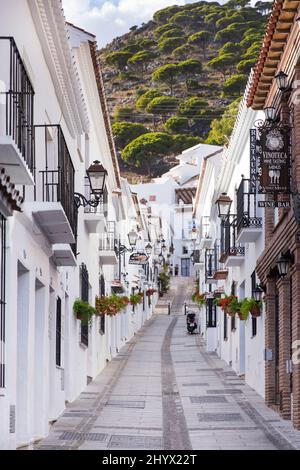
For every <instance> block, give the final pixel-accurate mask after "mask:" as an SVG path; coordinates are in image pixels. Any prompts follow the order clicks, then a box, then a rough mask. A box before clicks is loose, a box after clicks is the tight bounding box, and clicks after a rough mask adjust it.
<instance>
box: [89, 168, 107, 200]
mask: <svg viewBox="0 0 300 470" xmlns="http://www.w3.org/2000/svg"><path fill="white" fill-rule="evenodd" d="M86 174H87V177H88V179H89V183H90V187H91V192H92V194H95V195H99V196H100V195H101V194H103V191H104V187H105V179H106V176H107V171H106V169H105V168H104V167H103V166H102V165H101V163H100V162H99V160H95V161H94V162H93V163H92V165H91V166H90V167H89V168H88V169H87V170H86Z"/></svg>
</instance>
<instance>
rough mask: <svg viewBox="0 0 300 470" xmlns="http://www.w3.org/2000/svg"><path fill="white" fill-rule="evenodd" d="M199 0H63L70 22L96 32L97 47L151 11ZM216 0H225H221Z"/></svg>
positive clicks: (140, 21) (142, 18)
mask: <svg viewBox="0 0 300 470" xmlns="http://www.w3.org/2000/svg"><path fill="white" fill-rule="evenodd" d="M197 1H198V0H62V3H63V8H64V12H65V16H66V18H67V20H68V21H69V22H70V23H73V24H75V25H76V26H80V27H81V28H84V29H86V30H87V31H88V32H90V33H93V34H96V36H97V41H98V45H99V47H102V46H105V45H106V44H107V43H109V42H110V41H111V40H112V39H113V38H115V37H117V36H121V35H122V34H124V33H126V32H128V31H129V28H130V27H131V26H134V25H141V24H142V23H143V22H145V23H146V22H147V21H149V20H150V19H151V18H152V16H153V13H155V12H156V11H157V10H160V9H161V8H165V7H168V6H171V5H186V4H187V3H196V2H197ZM208 1H209V0H208ZM219 3H225V2H224V1H222V0H221V1H220V0H219Z"/></svg>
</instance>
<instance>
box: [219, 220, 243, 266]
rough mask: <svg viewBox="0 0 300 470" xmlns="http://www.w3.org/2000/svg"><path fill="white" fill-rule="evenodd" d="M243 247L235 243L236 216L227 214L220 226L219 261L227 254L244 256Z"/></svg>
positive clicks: (225, 257) (224, 259)
mask: <svg viewBox="0 0 300 470" xmlns="http://www.w3.org/2000/svg"><path fill="white" fill-rule="evenodd" d="M244 255H245V248H244V246H242V245H241V244H239V243H237V217H236V215H229V216H228V217H227V219H226V220H225V221H222V226H221V261H223V262H225V261H226V259H227V258H228V257H229V256H244Z"/></svg>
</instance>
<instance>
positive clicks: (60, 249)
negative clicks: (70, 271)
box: [51, 243, 77, 266]
mask: <svg viewBox="0 0 300 470" xmlns="http://www.w3.org/2000/svg"><path fill="white" fill-rule="evenodd" d="M52 250H53V255H52V258H51V259H52V261H53V263H54V264H55V265H56V266H76V265H77V262H76V257H75V255H74V252H73V250H72V248H71V246H70V245H68V244H67V243H65V244H64V243H58V244H55V245H52Z"/></svg>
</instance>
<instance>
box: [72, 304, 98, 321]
mask: <svg viewBox="0 0 300 470" xmlns="http://www.w3.org/2000/svg"><path fill="white" fill-rule="evenodd" d="M73 312H74V315H75V316H76V318H77V320H81V321H82V323H83V324H84V325H89V326H90V325H91V324H92V321H93V316H94V315H95V314H96V309H95V308H94V307H92V305H90V304H89V303H88V302H86V301H85V300H81V299H76V300H75V302H74V304H73Z"/></svg>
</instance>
